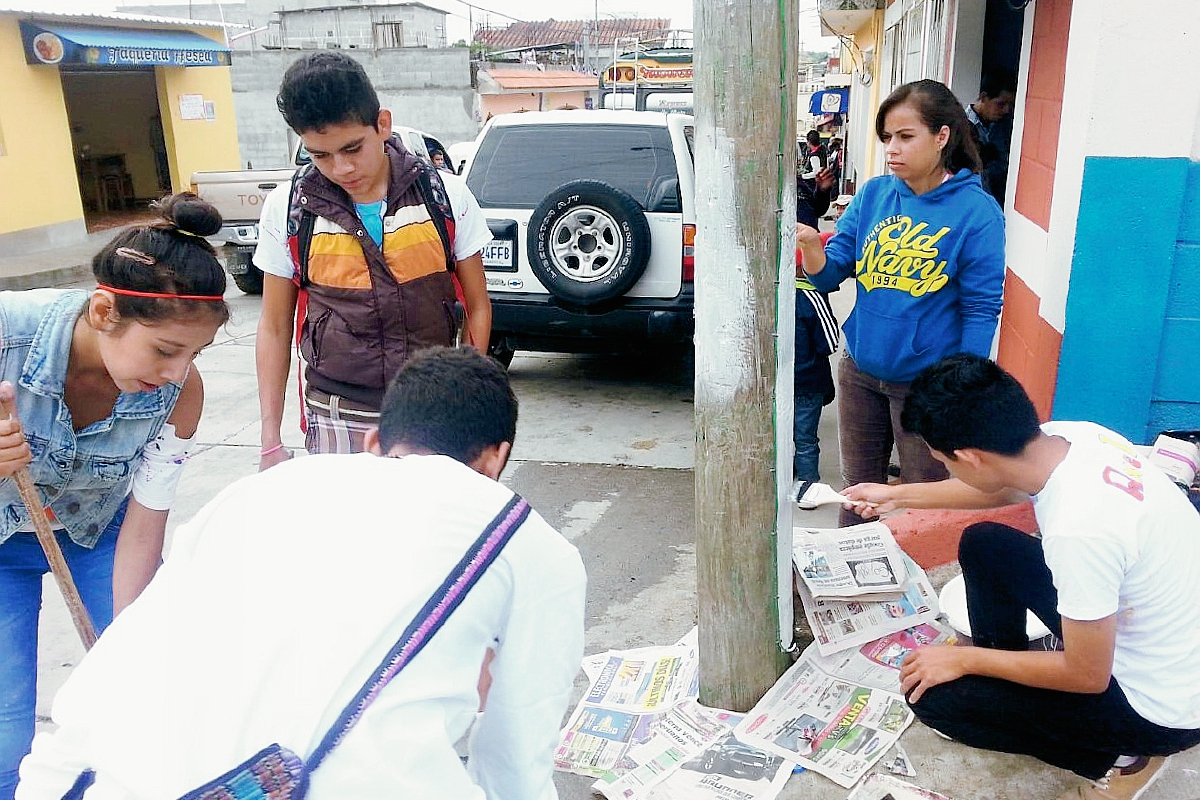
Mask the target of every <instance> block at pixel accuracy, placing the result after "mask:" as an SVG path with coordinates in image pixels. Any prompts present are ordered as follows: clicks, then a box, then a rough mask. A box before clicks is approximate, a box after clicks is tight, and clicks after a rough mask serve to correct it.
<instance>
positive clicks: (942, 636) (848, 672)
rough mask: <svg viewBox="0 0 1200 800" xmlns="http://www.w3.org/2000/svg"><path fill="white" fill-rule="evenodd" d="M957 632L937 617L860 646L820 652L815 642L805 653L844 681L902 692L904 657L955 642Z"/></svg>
mask: <svg viewBox="0 0 1200 800" xmlns="http://www.w3.org/2000/svg"><path fill="white" fill-rule="evenodd" d="M957 641H958V635H957V634H956V633H955V632H954V629H953V628H951V627H950V626H948V625H943V624H942V623H940V622H937V621H936V620H935V621H933V622H923V623H921V624H920V625H914V626H913V627H911V628H905V629H904V630H902V631H896V632H895V633H889V634H888V635H887V636H884V637H881V638H879V639H875V640H873V641H870V642H867V643H866V644H864V645H862V646H861V647H857V648H850V649H847V650H842V651H840V652H837V653H831V654H830V655H821V651H820V649H819V648H818V647H817V646H816V643H815V642H814V643H813V644H810V645H809V646H808V648H807V649H806V650H805V651H804V655H805V656H806V657H808V658H811V659H812V660H813V661H815V662H816V663H817V665H818V666H819V667H820V668H821V669H822V670H824V671H825V672H827V673H828V674H830V675H836V676H838V677H839V678H841V679H842V680H845V681H852V682H855V683H859V684H862V685H863V686H870V687H871V688H872V689H883V690H884V691H887V692H899V691H900V664H901V662H903V661H904V657H905V656H907V655H908V654H909V653H910V652H912V651H913V650H915V649H917V648H918V647H925V646H926V645H933V644H954V643H955V642H957Z"/></svg>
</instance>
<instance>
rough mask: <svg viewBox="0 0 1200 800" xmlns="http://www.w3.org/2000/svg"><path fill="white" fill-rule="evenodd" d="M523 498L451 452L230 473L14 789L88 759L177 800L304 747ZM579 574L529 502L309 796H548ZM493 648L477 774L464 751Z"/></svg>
mask: <svg viewBox="0 0 1200 800" xmlns="http://www.w3.org/2000/svg"><path fill="white" fill-rule="evenodd" d="M511 497H512V493H511V492H510V491H509V490H508V489H507V488H505V487H504V486H502V485H500V484H499V483H496V482H494V481H492V480H490V479H488V478H486V477H484V476H482V475H479V474H477V473H475V472H474V471H472V470H470V469H469V468H467V467H465V466H463V465H462V464H460V463H458V462H456V461H453V460H452V459H449V458H446V457H444V456H415V455H414V456H406V457H404V458H397V459H394V458H380V457H376V456H372V455H369V454H359V455H321V456H311V457H309V458H304V459H297V460H295V461H290V462H287V463H284V464H281V465H279V466H276V467H274V468H272V469H270V470H267V471H266V472H263V473H260V474H258V475H254V476H251V477H248V478H245V479H243V480H240V481H238V482H236V483H234V484H233V485H231V486H230V487H228V488H227V489H226V490H224V491H223V492H221V493H220V494H219V495H218V496H217V497H216V498H215V499H214V500H212V501H211V502H210V503H208V504H207V505H206V506H205V507H204V508H203V509H202V510H201V511H200V513H198V514H197V515H196V517H195V518H194V519H193V520H192V521H191V522H189V523H187V524H186V525H184V526H181V527H180V528H179V530H178V531H177V533H176V538H175V543H174V546H173V548H172V551H171V554H170V557H169V558H168V559H167V561H166V563H165V564H164V565H163V567H162V568H161V569H160V570H159V573H158V575H157V576H156V577H155V578H154V580H153V581H152V582H151V584H150V586H149V587H147V589H146V591H145V592H144V593H143V594H142V596H141V597H140V598H139V599H138V600H137V601H136V602H135V603H134V604H133V605H131V606H130V607H129V608H127V609H126V610H125V611H124V612H122V613H121V615H120V616H119V617H118V618H117V619H116V621H115V622H114V623H113V625H112V626H111V627H110V628H109V629H108V630H107V631H105V633H104V635H103V636H101V638H100V641H99V642H98V643H97V644H96V646H95V648H94V649H93V650H92V651H91V652H90V653H89V654H88V655H87V657H86V658H84V659H83V661H82V662H81V663H80V665H79V666H78V667H77V668H76V670H75V672H74V673H73V674H72V675H71V677H70V679H69V680H68V681H67V683H66V684H65V685H64V686H63V688H62V689H61V690H60V692H59V694H58V696H57V697H56V698H55V701H54V707H53V717H54V721H55V722H56V723H57V724H58V726H59V727H58V729H57V730H56V731H55V732H53V733H47V734H42V735H40V736H38V737H37V739H36V740H35V742H34V746H33V752H32V753H31V754H30V755H29V756H28V757H27V758H26V759H25V761H24V762H22V765H21V783H20V786H19V787H18V789H17V798H18V800H51V799H53V800H58V798H61V797H62V796H63V794H64V793H65V792H66V790H67V789H68V788H69V787H70V786H71V785H72V783H73V782H74V780H75V779H76V776H77V775H78V774H79V773H80V772H81V771H83V770H84V769H92V770H94V771H95V773H96V781H95V783H94V785H93V786H92V788H90V789H89V790H88V791H87V793H86V795H85V797H86V800H135V799H136V800H151V799H153V800H170V799H171V798H176V797H179V796H180V795H182V794H184V793H186V792H187V791H189V790H191V789H194V788H196V787H197V786H200V785H202V784H203V783H205V782H207V781H209V780H211V779H213V778H215V777H217V776H218V775H220V774H222V773H223V772H225V771H226V770H228V769H230V768H232V767H233V766H235V765H236V764H238V763H240V762H241V761H243V760H244V759H246V758H248V757H249V756H250V755H252V754H254V753H255V752H257V751H258V750H260V749H261V748H263V747H265V746H266V745H269V744H271V743H274V742H278V743H279V744H282V745H283V746H285V747H288V748H289V749H291V750H293V751H294V752H296V753H298V754H299V755H301V756H302V757H305V756H307V755H308V754H309V753H311V752H312V750H313V749H314V748H315V747H316V745H317V744H318V742H319V741H320V739H321V737H322V736H323V735H324V733H325V732H326V730H327V729H328V728H329V726H330V725H332V723H333V722H334V720H335V719H336V718H337V716H338V715H339V713H340V712H341V711H342V709H343V708H344V707H345V705H346V704H347V702H348V701H349V700H350V699H351V698H352V697H353V696H354V694H355V693H356V692H357V691H358V690H359V688H360V687H361V686H362V684H363V683H364V682H365V681H366V679H367V678H368V676H369V675H370V674H371V673H372V671H373V670H374V669H375V668H376V666H377V665H378V664H379V662H380V661H381V659H382V658H383V656H384V654H386V653H387V651H388V650H389V649H390V648H391V647H392V646H393V645H394V644H395V642H396V640H397V639H398V638H399V637H400V634H401V633H402V632H403V630H404V629H405V628H406V627H407V626H408V624H409V623H410V622H411V620H412V619H413V617H414V616H415V615H416V614H417V612H418V610H419V609H420V608H421V606H422V605H424V603H425V602H426V600H427V599H428V598H429V595H430V594H431V593H432V592H433V590H434V589H435V588H436V587H437V586H438V585H440V584H441V582H442V581H443V580H444V579H445V577H446V575H447V574H448V573H449V571H450V570H451V568H452V567H453V566H454V564H456V563H457V562H458V560H459V559H460V558H461V557H462V555H463V553H464V552H466V549H467V547H468V546H469V545H470V544H471V543H472V542H473V541H474V540H475V538H476V537H477V536H478V535H479V533H480V532H481V531H482V530H483V529H484V528H485V527H486V526H487V524H488V523H489V522H490V521H491V520H492V519H493V517H495V515H496V514H497V512H498V511H499V510H500V509H501V508H502V507H503V506H504V504H505V503H506V502H508V500H509V499H510V498H511ZM585 582H586V578H585V575H584V570H583V565H582V563H581V561H580V558H579V554H578V552H577V551H576V550H575V548H574V547H573V546H571V545H570V544H569V543H567V541H566V540H565V539H563V538H562V537H561V536H560V535H559V534H558V533H557V532H555V531H554V530H553V529H552V528H550V526H548V525H547V524H546V523H545V521H544V520H542V519H541V517H539V516H538V515H537V514H536V513H533V514H531V515H530V516H529V518H528V520H527V521H526V522H525V523H524V525H523V526H522V527H521V529H520V530H519V531H518V532H517V533H516V534H515V535H514V536H513V538H512V540H511V541H510V542H509V544H508V546H507V547H506V548H505V550H504V552H503V553H502V554H501V555H500V557H499V558H498V559H497V561H496V562H495V563H494V564H493V565H492V566H491V568H490V569H489V570H488V571H487V572H486V573H485V574H484V575H483V577H482V578H481V579H480V580H479V582H478V584H477V585H476V586H475V587H474V589H473V590H472V591H471V593H470V594H469V595H468V597H467V598H466V600H465V601H464V602H463V603H462V605H461V606H460V607H459V608H458V610H457V611H455V612H454V614H453V615H452V616H451V617H450V618H449V620H448V621H447V622H446V624H445V626H444V627H443V628H442V629H441V630H440V631H439V632H438V633H437V634H436V635H435V636H434V637H433V639H432V640H431V641H430V642H429V644H428V645H427V646H426V647H425V649H424V650H423V651H422V652H421V653H420V654H419V655H418V656H417V657H416V658H415V659H414V660H413V661H412V662H411V664H410V665H409V666H408V667H407V668H406V669H405V670H404V671H403V672H402V673H401V674H400V675H399V676H398V677H396V678H395V679H394V680H393V681H392V682H391V683H389V684H388V686H387V688H386V689H385V690H384V691H383V692H382V693H381V694H380V695H379V697H378V699H377V700H376V701H375V702H374V704H372V705H371V706H370V708H369V709H368V710H367V712H366V713H365V714H364V715H363V717H362V719H361V720H360V721H359V723H358V725H357V726H356V727H355V728H353V729H352V730H351V732H350V733H349V734H348V735H347V736H346V737H345V739H344V740H343V741H342V743H341V744H339V745H338V746H337V747H336V748H335V749H334V750H333V752H332V753H331V754H330V755H329V756H328V758H327V759H326V760H325V761H324V763H323V764H322V765H321V766H320V767H319V768H318V769H317V770H316V771H315V772H314V774H313V776H312V781H311V786H310V791H309V795H308V797H309V798H310V800H323V799H332V798H338V799H339V800H344V799H345V798H375V797H380V798H382V797H389V798H395V797H411V798H421V799H422V800H439V799H440V798H446V800H451V799H453V800H482V798H487V799H488V800H554V798H555V797H556V792H555V789H554V785H553V783H552V782H551V756H552V753H553V749H554V746H555V744H556V741H557V734H558V729H559V725H560V723H561V721H562V715H563V712H564V710H565V708H566V704H567V701H568V696H569V694H570V691H571V686H572V680H573V678H574V675H575V673H576V671H577V670H578V667H579V663H580V658H581V656H582V651H583V602H584V590H585ZM489 647H495V648H496V650H497V655H496V658H495V660H494V661H493V662H492V665H491V672H492V676H493V682H492V686H491V691H490V694H489V696H488V700H487V711H486V712H485V713H484V714H483V715H482V716H481V718H480V720H479V726H478V728H477V729H476V731H475V734H474V735H473V737H472V751H471V754H470V772H471V774H468V768H467V767H464V766H463V764H462V762H461V761H460V759H459V758H458V756H457V755H456V753H455V750H454V743H455V742H456V741H457V740H458V739H459V738H461V736H462V735H463V734H464V732H465V731H466V730H467V728H468V726H469V724H470V722H471V721H472V719H473V718H474V716H475V712H476V710H477V708H478V706H479V696H478V692H477V683H478V678H479V670H480V665H481V663H482V661H483V659H484V654H485V652H486V651H487V649H488V648H489Z"/></svg>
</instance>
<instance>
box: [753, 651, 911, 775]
mask: <svg viewBox="0 0 1200 800" xmlns="http://www.w3.org/2000/svg"><path fill="white" fill-rule="evenodd" d="M912 721H913V713H912V711H910V710H909V708H908V704H907V703H905V702H904V698H903V697H902V696H901V695H899V694H894V693H892V692H885V691H883V690H882V689H874V688H872V687H870V686H862V685H860V684H859V683H858V682H851V681H846V680H843V679H842V678H840V677H836V676H833V675H830V674H828V673H826V672H825V671H824V670H822V669H821V668H820V667H819V666H817V664H816V663H815V662H814V661H813V660H812V659H811V658H806V657H803V656H802V657H801V658H800V660H799V661H797V662H796V663H795V664H793V665H792V667H791V669H789V670H788V671H787V672H786V673H785V674H784V676H783V677H782V678H780V679H779V680H778V681H777V682H776V683H775V685H774V686H772V687H771V688H770V689H769V690H768V691H767V693H766V694H765V695H764V696H763V698H762V699H761V700H759V701H758V704H757V705H755V706H754V708H753V709H751V711H750V713H748V714H747V715H746V717H745V719H743V720H742V721H741V722H740V723H739V724H738V725H737V727H736V728H734V734H735V735H736V736H737V737H738V739H740V740H742V741H743V742H746V743H747V744H750V745H754V746H756V747H761V748H762V749H764V750H766V751H767V752H768V753H772V754H774V755H778V756H782V757H783V758H788V759H793V760H795V761H797V762H798V763H799V764H800V765H801V766H803V767H805V768H807V769H811V770H813V771H814V772H819V773H820V774H822V775H824V776H825V777H827V778H829V779H830V780H832V781H833V782H834V783H836V784H838V785H839V786H842V787H845V788H849V787H850V786H853V785H854V782H855V781H857V780H858V779H859V778H861V777H862V776H863V775H864V774H865V773H866V772H867V770H868V769H870V768H871V766H872V765H873V764H874V763H875V762H876V761H878V760H879V759H880V758H881V757H882V756H883V754H884V753H885V752H887V751H888V750H889V749H890V748H891V746H892V745H893V744H895V743H896V740H897V739H899V738H900V734H901V733H902V732H903V731H904V729H905V728H907V727H908V726H909V725H910V724H911V723H912Z"/></svg>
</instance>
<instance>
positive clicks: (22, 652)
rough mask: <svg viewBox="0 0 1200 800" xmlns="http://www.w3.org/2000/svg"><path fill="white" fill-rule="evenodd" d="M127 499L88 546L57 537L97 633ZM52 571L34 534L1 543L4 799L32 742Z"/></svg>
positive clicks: (104, 621) (108, 602) (107, 603)
mask: <svg viewBox="0 0 1200 800" xmlns="http://www.w3.org/2000/svg"><path fill="white" fill-rule="evenodd" d="M127 504H128V500H126V503H125V504H122V505H121V507H120V508H119V509H118V510H117V514H116V516H114V517H113V519H112V521H111V522H110V523H109V524H108V527H107V528H105V530H104V533H103V534H101V536H100V539H99V541H97V542H96V546H95V547H94V548H92V549H90V550H89V549H87V548H85V547H80V546H79V545H77V544H75V543H74V542H73V541H71V539H70V537H68V536H67V534H66V533H65V532H64V531H59V532H58V533H57V537H56V538H57V539H58V545H59V547H61V548H62V551H63V556H64V558H66V561H67V566H69V567H70V568H71V576H72V577H73V578H74V580H75V585H76V586H77V587H78V588H79V594H80V596H82V597H83V603H84V605H85V606H87V610H88V614H90V615H91V618H92V625H94V626H95V628H96V633H100V632H101V631H102V630H104V628H106V627H107V626H108V624H109V623H110V622H112V606H113V600H112V583H113V557H114V554H115V552H116V547H117V533H118V532H119V531H120V529H121V523H122V522H123V521H124V520H125V509H126V507H127ZM49 571H50V567H49V566H48V565H47V563H46V556H45V554H44V553H43V552H42V547H41V545H40V544H39V543H38V540H37V535H36V534H33V533H16V534H13V535H12V536H11V537H10V538H9V539H7V540H6V541H5V542H4V543H3V544H0V800H12V797H13V793H14V792H15V791H16V787H17V767H18V766H19V765H20V763H21V759H22V758H24V757H25V755H26V754H27V753H28V752H29V745H30V743H31V742H32V741H33V729H34V713H35V712H34V707H35V705H36V703H37V650H38V615H39V612H40V611H41V605H42V576H43V575H45V574H46V573H47V572H49Z"/></svg>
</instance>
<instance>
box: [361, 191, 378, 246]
mask: <svg viewBox="0 0 1200 800" xmlns="http://www.w3.org/2000/svg"><path fill="white" fill-rule="evenodd" d="M383 206H384V201H383V200H380V201H379V202H378V203H355V204H354V210H355V211H357V212H358V218H359V219H361V220H362V224H363V228H364V229H365V230H366V232H367V235H368V236H370V237H371V241H373V242H375V246H376V247H383Z"/></svg>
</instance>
